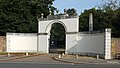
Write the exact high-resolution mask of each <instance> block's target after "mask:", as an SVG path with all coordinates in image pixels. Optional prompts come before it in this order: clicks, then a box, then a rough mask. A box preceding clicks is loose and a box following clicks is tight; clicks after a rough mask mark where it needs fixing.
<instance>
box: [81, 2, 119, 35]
mask: <svg viewBox="0 0 120 68" xmlns="http://www.w3.org/2000/svg"><path fill="white" fill-rule="evenodd" d="M119 4H120V2H117V0H114V1H113V0H110V1H108V2H105V3H104V4H102V7H101V6H99V7H100V8H98V9H95V8H92V9H88V10H85V11H84V12H83V13H82V14H81V15H80V16H79V18H80V27H79V29H80V31H88V29H89V27H88V24H89V23H88V22H89V20H88V18H89V17H88V16H89V13H93V17H94V19H93V20H94V30H95V31H96V30H103V29H105V28H111V29H112V37H120V28H119V26H120V6H118V5H119Z"/></svg>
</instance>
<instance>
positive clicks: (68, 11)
mask: <svg viewBox="0 0 120 68" xmlns="http://www.w3.org/2000/svg"><path fill="white" fill-rule="evenodd" d="M76 12H77V11H76V9H74V8H71V9H68V10H67V14H68V15H69V16H77V13H76Z"/></svg>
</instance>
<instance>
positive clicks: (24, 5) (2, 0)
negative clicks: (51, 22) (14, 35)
mask: <svg viewBox="0 0 120 68" xmlns="http://www.w3.org/2000/svg"><path fill="white" fill-rule="evenodd" d="M53 1H54V0H0V33H6V32H37V31H38V30H37V29H38V21H37V19H38V18H39V17H40V15H41V13H44V17H46V16H47V15H48V14H49V9H48V8H49V7H52V8H54V7H53V6H49V5H50V4H51V5H52V3H53ZM52 10H54V9H52Z"/></svg>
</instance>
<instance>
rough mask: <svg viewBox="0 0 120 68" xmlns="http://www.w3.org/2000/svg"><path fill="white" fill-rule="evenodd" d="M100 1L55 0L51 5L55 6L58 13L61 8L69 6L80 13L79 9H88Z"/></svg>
mask: <svg viewBox="0 0 120 68" xmlns="http://www.w3.org/2000/svg"><path fill="white" fill-rule="evenodd" d="M101 3H102V0H55V2H54V3H53V6H55V7H56V8H57V9H58V10H60V13H63V10H64V9H65V8H66V9H69V8H75V9H76V10H77V13H78V14H80V13H81V11H84V10H85V9H90V8H92V7H95V6H97V5H99V4H101Z"/></svg>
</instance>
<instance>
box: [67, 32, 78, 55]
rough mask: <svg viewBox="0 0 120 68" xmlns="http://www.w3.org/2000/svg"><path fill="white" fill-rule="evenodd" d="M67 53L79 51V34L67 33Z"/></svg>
mask: <svg viewBox="0 0 120 68" xmlns="http://www.w3.org/2000/svg"><path fill="white" fill-rule="evenodd" d="M66 38H67V39H66V50H65V51H66V53H72V52H77V48H76V46H77V34H66Z"/></svg>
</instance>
